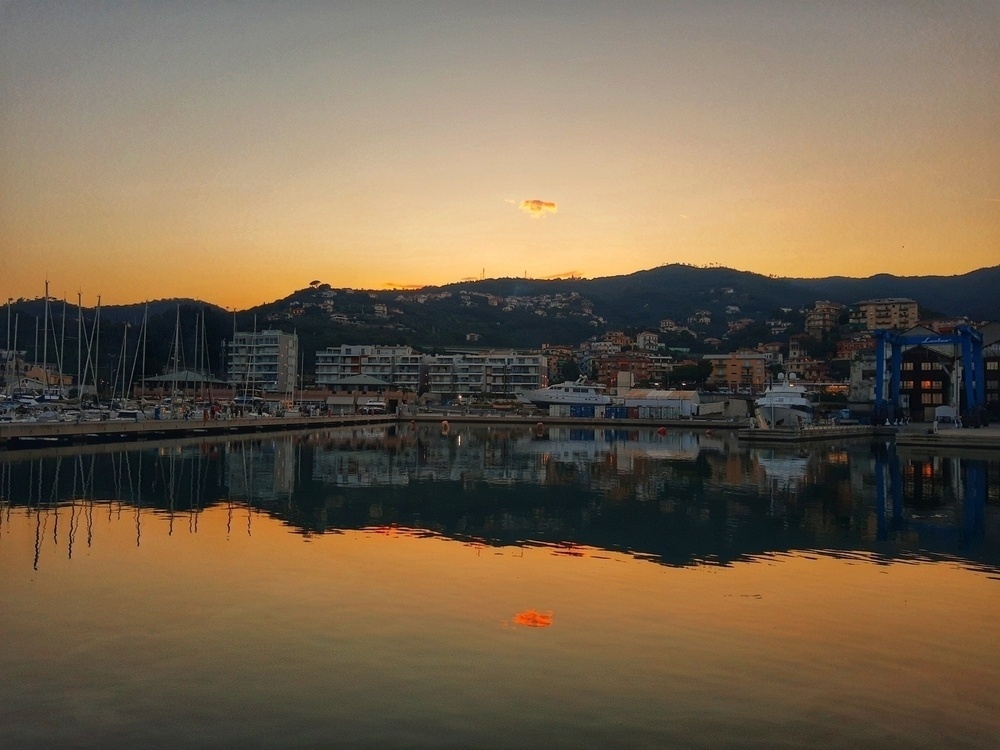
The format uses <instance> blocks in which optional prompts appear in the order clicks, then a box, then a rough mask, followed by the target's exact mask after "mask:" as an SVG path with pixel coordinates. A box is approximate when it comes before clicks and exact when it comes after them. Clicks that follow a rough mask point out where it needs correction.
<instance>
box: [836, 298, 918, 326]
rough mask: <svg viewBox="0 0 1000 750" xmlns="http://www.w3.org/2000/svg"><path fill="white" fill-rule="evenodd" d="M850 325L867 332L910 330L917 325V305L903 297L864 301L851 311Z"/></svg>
mask: <svg viewBox="0 0 1000 750" xmlns="http://www.w3.org/2000/svg"><path fill="white" fill-rule="evenodd" d="M851 323H852V324H853V325H855V326H858V327H860V328H865V329H866V330H869V331H875V330H879V329H897V328H903V329H905V328H910V327H911V326H914V325H916V324H917V303H916V302H915V301H914V300H912V299H907V298H905V297H890V298H886V299H869V300H864V301H863V302H858V303H857V304H856V305H854V307H853V308H852V309H851Z"/></svg>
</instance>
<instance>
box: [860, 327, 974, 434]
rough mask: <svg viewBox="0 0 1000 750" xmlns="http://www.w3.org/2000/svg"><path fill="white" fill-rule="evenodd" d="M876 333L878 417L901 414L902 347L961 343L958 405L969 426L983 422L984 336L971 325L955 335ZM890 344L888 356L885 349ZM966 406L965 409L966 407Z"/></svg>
mask: <svg viewBox="0 0 1000 750" xmlns="http://www.w3.org/2000/svg"><path fill="white" fill-rule="evenodd" d="M873 334H874V336H875V419H876V420H877V421H876V424H877V423H880V422H882V421H883V420H889V421H890V422H892V421H895V420H896V419H897V418H898V417H899V416H900V406H899V400H900V399H899V388H900V380H901V377H900V376H901V374H902V373H901V370H902V363H903V348H904V347H914V346H942V345H946V346H958V347H959V349H960V352H961V355H960V356H961V360H962V367H961V382H962V385H963V386H964V394H965V398H964V404H956V406H957V407H959V413H960V414H961V415H962V418H963V421H964V422H965V423H966V424H967V425H969V426H970V427H972V426H975V427H978V426H979V425H980V424H983V423H984V421H983V420H984V419H985V404H986V381H985V375H986V373H985V365H984V363H983V335H982V333H981V332H979V331H977V330H976V329H975V328H972V327H971V326H958V327H957V328H956V329H955V333H954V334H952V335H944V334H931V335H928V334H899V333H895V332H893V331H888V330H877V331H874V332H873ZM887 347H888V357H887V356H886V348H887ZM887 359H888V360H889V366H890V368H891V372H890V373H889V382H888V385H889V394H888V398H887V397H886V360H887ZM963 407H964V408H963Z"/></svg>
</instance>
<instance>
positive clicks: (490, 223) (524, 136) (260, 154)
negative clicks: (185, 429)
mask: <svg viewBox="0 0 1000 750" xmlns="http://www.w3.org/2000/svg"><path fill="white" fill-rule="evenodd" d="M998 33H1000V2H997V1H996V0H983V1H982V2H975V1H972V2H962V1H961V0H956V2H930V1H928V2H924V1H922V0H894V1H881V2H880V1H879V0H872V1H866V2H862V1H860V0H859V1H858V2H849V1H842V2H841V1H837V0H834V1H832V2H792V1H791V0H786V1H781V2H779V1H777V0H775V1H772V2H763V1H762V2H749V1H745V2H712V1H708V0H699V1H693V0H692V1H691V2H670V1H668V0H664V1H663V2H652V1H651V2H616V3H608V2H600V3H599V2H587V1H585V0H572V1H570V0H564V1H562V0H561V1H550V2H545V1H544V0H543V1H542V2H535V3H524V2H474V1H471V0H464V1H461V2H420V1H419V0H411V1H407V2H391V3H383V2H373V1H370V0H369V1H366V2H338V3H319V2H317V3H294V2H288V3H284V2H281V3H278V2H261V3H235V2H232V3H221V2H206V3H201V2H169V1H167V0H160V1H158V2H137V3H136V2H133V3H119V2H100V3H98V2H86V1H81V2H47V1H45V0H29V1H26V2H18V1H14V2H0V295H2V297H3V300H4V301H5V300H6V299H7V298H8V297H15V298H17V297H21V296H24V297H36V296H39V295H41V294H42V291H43V284H44V280H45V279H46V278H48V279H49V280H50V282H51V285H50V291H51V293H52V294H53V295H55V296H58V297H61V296H63V295H64V294H66V295H68V296H70V297H71V298H73V299H75V297H76V293H77V291H78V290H82V291H83V293H84V301H85V302H86V303H92V302H93V300H94V298H95V297H96V295H97V294H101V295H102V297H103V301H104V302H105V303H124V302H137V301H142V300H145V299H155V298H165V297H175V296H183V297H195V298H200V299H203V300H205V301H208V302H214V303H216V304H219V305H223V306H236V307H240V308H245V307H248V306H251V305H254V304H257V303H260V302H266V301H270V300H273V299H276V298H279V297H283V296H285V295H287V294H289V293H290V292H291V291H293V290H295V289H300V288H302V287H304V286H306V285H307V284H308V283H309V282H310V281H311V280H313V279H319V280H321V281H324V282H327V283H330V284H332V285H334V286H350V287H356V288H374V289H380V288H386V287H391V286H403V285H407V286H409V285H417V284H441V283H448V282H452V281H458V280H461V279H463V278H480V277H481V276H483V275H484V274H485V276H486V277H499V276H524V275H527V276H530V277H534V278H548V277H554V276H564V275H570V274H574V275H578V276H586V277H595V276H608V275H617V274H623V273H630V272H633V271H637V270H641V269H647V268H653V267H656V266H659V265H663V264H667V263H676V262H680V263H690V264H695V265H706V264H720V265H724V266H730V267H733V268H738V269H743V270H750V271H756V272H759V273H765V274H774V275H778V276H799V277H802V276H831V275H844V276H868V275H871V274H875V273H882V272H885V273H894V274H901V275H925V274H949V275H950V274H958V273H964V272H967V271H970V270H972V269H975V268H980V267H983V266H992V265H997V264H1000V44H998V43H997V39H998Z"/></svg>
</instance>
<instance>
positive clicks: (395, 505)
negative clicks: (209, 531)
mask: <svg viewBox="0 0 1000 750" xmlns="http://www.w3.org/2000/svg"><path fill="white" fill-rule="evenodd" d="M102 450H103V448H102ZM66 455H67V452H66V451H62V452H58V451H57V452H53V457H52V458H32V459H25V458H19V457H18V455H17V454H12V455H10V456H4V457H3V459H4V460H0V505H3V504H7V507H8V509H9V505H10V504H12V503H13V502H14V501H13V500H12V499H13V498H17V501H16V504H19V505H28V506H30V507H31V508H32V512H39V513H42V514H47V513H52V514H56V513H59V512H60V507H61V506H65V505H67V504H69V505H73V506H75V507H79V506H80V504H81V503H89V504H91V505H93V504H94V503H95V502H96V503H106V504H108V505H117V506H118V507H121V506H122V505H133V506H135V508H136V509H137V510H136V518H137V519H139V516H140V511H139V510H138V509H139V508H142V509H146V508H150V509H152V510H154V511H155V512H157V513H160V514H162V513H164V512H169V514H170V518H171V519H173V518H174V516H175V515H176V516H177V517H178V518H181V517H182V516H181V514H182V513H185V514H186V515H187V518H188V519H189V520H190V519H196V518H197V516H198V513H199V512H200V511H201V510H202V509H204V508H206V507H209V506H211V505H219V504H223V503H225V504H229V505H232V506H240V505H244V504H245V505H246V506H249V508H250V509H254V510H256V511H266V512H267V513H269V514H271V515H272V516H274V517H276V518H279V519H281V520H282V521H283V522H284V523H286V524H287V525H289V526H290V527H292V528H294V529H297V530H299V531H301V532H302V533H322V532H324V531H327V530H334V529H337V530H342V529H359V528H366V527H370V526H373V525H379V526H384V525H393V524H397V525H401V526H407V527H412V528H416V529H426V530H431V531H433V532H434V533H436V534H442V535H445V536H453V537H456V538H460V539H468V538H476V539H479V540H482V541H487V542H491V543H497V544H508V543H509V544H521V545H528V544H536V543H544V544H552V545H560V544H562V545H565V544H580V545H589V546H591V547H596V548H604V549H616V550H629V551H632V552H634V553H636V554H640V555H643V556H649V557H651V558H652V559H655V560H657V561H660V562H664V563H667V564H678V565H688V564H692V563H693V562H699V561H712V562H726V561H731V560H737V559H743V558H747V557H753V556H756V555H763V554H770V553H774V552H782V551H788V550H799V549H822V550H834V551H835V550H846V551H851V552H855V551H859V550H860V551H870V552H873V553H878V554H883V555H890V556H891V555H894V554H911V553H918V554H926V552H927V551H928V550H931V551H934V552H938V553H941V554H948V555H950V556H954V557H957V558H961V559H969V560H976V561H980V562H985V563H986V564H989V565H996V566H997V569H998V570H1000V543H998V540H1000V461H998V460H997V459H996V458H990V459H989V460H970V459H968V458H961V457H958V456H957V455H955V456H941V455H929V456H925V455H920V454H918V453H905V452H904V453H900V454H897V453H896V452H895V450H894V449H893V448H892V446H891V445H889V446H887V445H879V446H872V445H871V444H869V443H868V442H866V441H860V442H845V443H844V444H837V445H829V444H818V445H812V446H810V449H809V454H808V455H800V454H798V453H797V452H795V451H790V452H789V451H784V452H783V451H780V450H764V449H756V448H754V449H747V448H744V447H741V446H739V445H738V443H737V442H736V441H735V439H731V436H712V437H708V436H706V435H704V434H703V433H698V432H695V431H681V430H676V431H674V430H671V431H670V432H668V433H667V434H665V435H658V434H656V432H654V431H653V430H652V429H649V430H638V429H629V430H612V429H589V430H582V431H581V430H577V429H576V428H572V429H571V428H567V427H559V428H556V427H552V428H548V429H545V430H543V431H542V432H541V433H536V431H535V428H533V427H527V426H504V427H498V426H492V427H486V426H471V425H457V426H453V427H452V431H451V432H450V433H449V434H447V435H444V434H442V433H441V428H440V427H439V426H437V425H433V426H431V425H426V426H421V427H416V426H414V427H413V428H406V427H404V428H399V427H389V428H384V427H371V426H368V427H364V428H357V429H352V430H336V431H328V432H314V433H309V434H305V433H299V434H282V435H280V436H276V437H273V436H266V437H255V438H252V439H242V440H234V441H231V442H225V441H219V442H211V441H195V440H190V441H187V442H184V441H175V442H169V443H163V444H161V445H160V446H158V447H156V448H155V449H150V448H142V447H139V446H135V447H133V448H132V450H128V451H115V452H107V453H103V452H102V453H98V452H96V449H95V452H94V453H91V454H89V455H83V454H81V455H68V457H66V458H65V460H63V459H62V458H61V457H62V456H66ZM2 510H3V508H0V511H2ZM71 514H72V511H71ZM247 517H248V518H249V517H250V513H249V510H248V513H247ZM137 526H138V521H137ZM192 526H193V527H194V529H195V530H196V526H197V524H196V523H194V524H191V523H189V527H192Z"/></svg>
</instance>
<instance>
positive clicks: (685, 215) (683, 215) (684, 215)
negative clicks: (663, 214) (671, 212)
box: [680, 214, 688, 219]
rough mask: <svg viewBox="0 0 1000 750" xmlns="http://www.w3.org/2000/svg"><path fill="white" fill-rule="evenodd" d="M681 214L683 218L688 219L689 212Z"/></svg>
mask: <svg viewBox="0 0 1000 750" xmlns="http://www.w3.org/2000/svg"><path fill="white" fill-rule="evenodd" d="M680 216H681V218H682V219H687V218H688V215H687V214H681V215H680Z"/></svg>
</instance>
